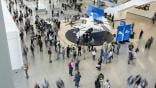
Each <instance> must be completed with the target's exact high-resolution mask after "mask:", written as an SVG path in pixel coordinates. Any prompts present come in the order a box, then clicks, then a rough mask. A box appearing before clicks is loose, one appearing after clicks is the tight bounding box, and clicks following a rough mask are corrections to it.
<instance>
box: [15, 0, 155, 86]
mask: <svg viewBox="0 0 156 88" xmlns="http://www.w3.org/2000/svg"><path fill="white" fill-rule="evenodd" d="M47 1H48V0H47ZM30 3H31V4H32V2H27V4H30ZM43 3H44V4H45V3H48V2H46V1H45V2H43ZM30 6H31V5H30ZM71 13H72V12H71ZM45 18H46V17H45ZM126 21H127V22H129V23H135V27H134V31H135V38H134V39H132V40H130V41H131V42H133V43H134V44H135V46H138V47H139V49H140V51H139V53H138V54H137V56H136V60H135V61H134V62H135V64H133V65H128V64H127V62H128V46H127V45H128V43H127V44H123V45H121V49H120V54H119V55H118V56H117V55H116V54H114V59H113V61H112V63H110V64H103V65H102V70H101V71H100V72H99V71H97V69H96V68H95V65H96V64H97V59H96V60H95V61H93V60H92V56H91V53H89V52H88V53H86V54H85V55H86V56H87V57H86V58H87V59H85V60H84V59H83V57H79V59H80V73H81V76H82V78H81V81H80V88H94V81H95V79H96V78H97V76H98V74H99V73H103V74H104V76H105V80H106V79H109V80H110V83H111V88H127V78H128V77H129V76H130V75H137V74H140V75H141V76H142V77H143V78H146V79H147V81H148V87H147V88H154V85H155V83H156V71H155V69H156V58H155V57H156V41H155V40H154V42H153V44H152V47H151V49H150V50H145V49H144V45H145V42H146V41H147V39H148V38H149V37H151V36H153V37H154V38H156V24H154V25H153V24H152V21H151V20H150V19H148V18H144V17H140V16H137V15H133V14H127V18H126ZM118 24H119V22H116V23H115V26H116V27H117V25H118ZM69 28H70V26H65V23H62V24H61V29H60V31H59V35H58V37H59V39H60V41H61V43H62V44H63V45H64V46H65V47H66V46H67V45H68V44H72V43H71V42H69V41H68V40H67V39H66V38H65V36H64V35H65V32H66V31H67V30H69ZM141 29H143V30H144V34H143V38H142V39H141V40H138V35H139V32H140V30H141ZM113 32H114V33H116V29H112V33H113ZM25 39H26V44H27V46H28V47H29V45H30V41H29V36H26V38H25ZM98 51H99V50H98ZM47 52H48V49H47V48H46V47H45V46H44V48H43V52H40V51H39V48H38V47H36V48H35V57H33V56H32V55H31V53H30V52H29V53H28V64H29V72H28V73H29V76H30V77H29V79H26V78H25V75H24V72H23V70H19V71H17V72H14V82H15V87H16V88H33V87H34V85H35V83H36V82H37V83H40V82H41V81H42V80H43V79H44V78H46V79H47V80H48V82H49V83H50V88H56V80H58V79H59V78H61V79H62V80H63V81H64V83H65V88H75V87H74V82H73V77H70V76H69V74H68V62H69V61H70V60H71V58H70V59H67V58H65V60H62V59H59V60H56V53H55V51H54V49H53V51H52V52H53V54H52V55H53V58H52V60H53V62H52V63H49V60H48V54H47ZM98 56H99V52H98V54H97V57H96V58H98Z"/></svg>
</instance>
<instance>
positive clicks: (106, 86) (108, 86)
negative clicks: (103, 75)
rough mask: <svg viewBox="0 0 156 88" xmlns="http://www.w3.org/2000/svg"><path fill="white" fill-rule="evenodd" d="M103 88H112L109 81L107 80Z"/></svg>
mask: <svg viewBox="0 0 156 88" xmlns="http://www.w3.org/2000/svg"><path fill="white" fill-rule="evenodd" d="M103 88H111V85H110V83H109V80H106V81H105V82H104V85H103Z"/></svg>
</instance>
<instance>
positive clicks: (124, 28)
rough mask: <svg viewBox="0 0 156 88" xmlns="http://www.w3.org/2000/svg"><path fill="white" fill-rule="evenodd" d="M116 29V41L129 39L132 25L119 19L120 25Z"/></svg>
mask: <svg viewBox="0 0 156 88" xmlns="http://www.w3.org/2000/svg"><path fill="white" fill-rule="evenodd" d="M117 29H118V30H117V35H116V42H123V41H129V38H130V34H131V31H132V25H131V24H126V22H125V21H121V22H120V26H118V28H117Z"/></svg>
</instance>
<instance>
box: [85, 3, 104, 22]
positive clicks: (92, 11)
mask: <svg viewBox="0 0 156 88" xmlns="http://www.w3.org/2000/svg"><path fill="white" fill-rule="evenodd" d="M87 15H88V16H93V19H96V20H98V18H99V17H102V16H104V10H103V9H100V8H97V7H95V6H91V5H88V6H87Z"/></svg>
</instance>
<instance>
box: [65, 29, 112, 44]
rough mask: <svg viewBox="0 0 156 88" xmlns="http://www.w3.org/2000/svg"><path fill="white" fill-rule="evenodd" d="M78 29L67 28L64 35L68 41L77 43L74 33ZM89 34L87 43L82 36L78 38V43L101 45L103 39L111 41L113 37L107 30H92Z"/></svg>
mask: <svg viewBox="0 0 156 88" xmlns="http://www.w3.org/2000/svg"><path fill="white" fill-rule="evenodd" d="M78 31H79V29H71V30H68V31H67V32H66V34H65V36H66V38H67V39H68V40H69V41H71V42H73V43H77V41H78V39H77V36H76V33H77V32H78ZM90 36H91V38H90V39H89V40H88V42H87V43H86V42H85V41H84V38H82V37H81V38H80V40H79V44H80V45H86V44H91V45H94V46H100V45H103V43H104V42H105V41H107V42H108V43H109V42H111V41H112V40H113V38H114V37H113V35H112V34H111V33H110V32H108V31H101V32H94V33H91V34H90Z"/></svg>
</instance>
